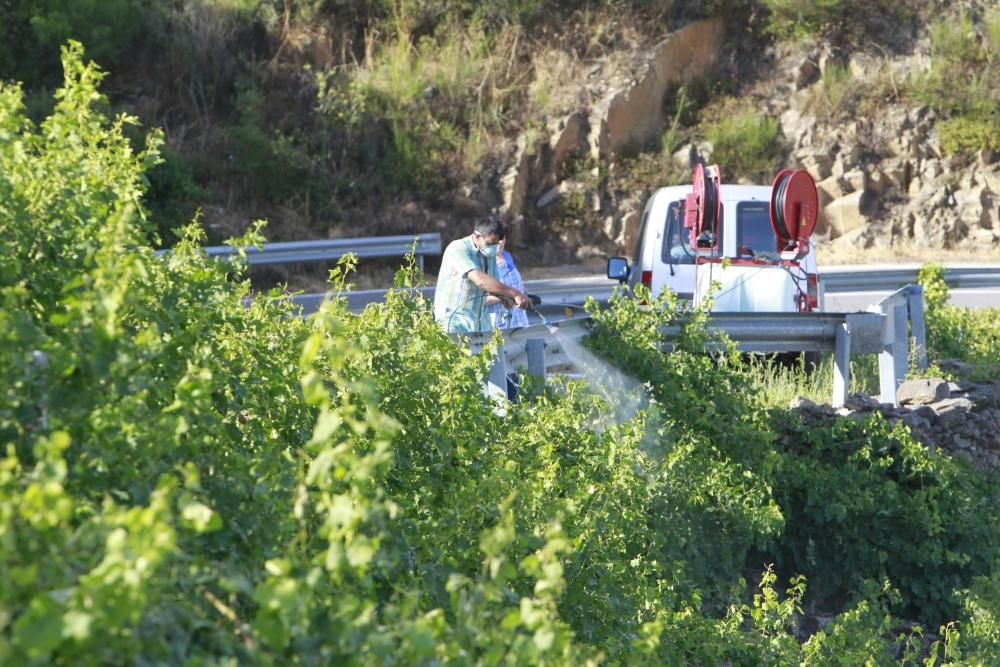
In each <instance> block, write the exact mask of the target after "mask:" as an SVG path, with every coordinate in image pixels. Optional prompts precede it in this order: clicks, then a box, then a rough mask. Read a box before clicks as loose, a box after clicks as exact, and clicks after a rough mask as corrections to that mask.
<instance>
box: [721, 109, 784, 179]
mask: <svg viewBox="0 0 1000 667" xmlns="http://www.w3.org/2000/svg"><path fill="white" fill-rule="evenodd" d="M735 105H736V102H735V101H734V100H730V101H728V102H724V103H723V104H722V105H721V111H720V112H719V113H718V114H716V115H714V116H706V115H703V120H702V123H701V131H702V132H703V133H704V135H705V139H706V140H707V141H708V142H709V143H710V144H711V145H712V162H715V163H717V164H719V165H720V167H721V168H722V169H723V174H722V176H723V179H724V180H727V181H729V180H737V179H746V180H748V181H750V182H754V183H764V182H768V181H770V180H771V179H772V178H773V177H774V173H775V170H776V168H777V165H778V163H779V162H780V160H781V157H782V155H783V154H784V151H785V147H784V146H783V145H782V142H781V136H780V130H779V127H778V121H776V120H775V119H773V118H770V117H768V116H763V115H761V114H759V113H757V112H755V111H752V110H749V109H744V110H740V109H736V108H735Z"/></svg>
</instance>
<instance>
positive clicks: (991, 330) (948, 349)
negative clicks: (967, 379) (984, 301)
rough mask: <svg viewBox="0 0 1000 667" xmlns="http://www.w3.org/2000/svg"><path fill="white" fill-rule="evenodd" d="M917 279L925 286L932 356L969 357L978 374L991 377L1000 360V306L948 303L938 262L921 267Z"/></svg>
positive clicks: (934, 357)
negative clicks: (962, 305) (968, 306)
mask: <svg viewBox="0 0 1000 667" xmlns="http://www.w3.org/2000/svg"><path fill="white" fill-rule="evenodd" d="M918 281H919V282H920V284H921V285H923V287H924V302H925V307H926V318H925V319H926V324H927V350H928V354H929V355H930V357H931V358H932V359H939V360H940V359H959V360H962V361H966V362H968V363H970V364H972V365H973V373H974V374H975V375H976V376H978V375H980V374H983V375H984V379H992V375H993V374H994V373H995V371H996V367H997V363H998V360H1000V309H997V308H983V309H978V310H972V309H970V308H959V307H956V306H951V305H948V285H947V283H946V282H945V279H944V269H943V268H942V267H941V266H939V265H937V264H933V263H929V264H925V265H924V266H923V267H921V269H920V273H919V276H918Z"/></svg>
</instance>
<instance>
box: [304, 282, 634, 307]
mask: <svg viewBox="0 0 1000 667" xmlns="http://www.w3.org/2000/svg"><path fill="white" fill-rule="evenodd" d="M617 285H618V283H617V282H612V281H610V280H608V279H607V278H606V277H604V276H602V277H601V283H600V284H598V283H597V281H595V280H594V278H592V277H586V278H554V279H545V280H528V281H525V283H524V289H525V291H526V292H528V293H529V294H537V295H538V296H540V297H541V298H542V303H543V304H546V305H553V306H570V305H572V306H579V305H582V304H583V302H584V301H585V300H586V298H587V296H593V297H594V298H595V299H597V300H598V301H607V300H608V299H609V298H610V297H611V292H612V290H613V289H614V288H615V287H616V286H617ZM385 292H386V290H358V291H352V292H345V293H344V295H343V296H345V297H346V298H347V302H348V307H349V308H350V309H351V311H353V312H356V313H357V312H361V311H362V310H364V307H365V306H367V305H368V304H369V303H378V302H380V301H384V300H385ZM420 293H421V295H423V297H424V298H426V299H433V298H434V288H433V287H421V288H420ZM325 296H326V295H325V294H298V295H296V296H293V297H292V301H293V302H294V303H296V304H297V305H299V306H301V307H302V313H303V314H304V315H309V314H310V313H314V312H316V309H317V308H319V304H320V303H322V302H323V298H324V297H325Z"/></svg>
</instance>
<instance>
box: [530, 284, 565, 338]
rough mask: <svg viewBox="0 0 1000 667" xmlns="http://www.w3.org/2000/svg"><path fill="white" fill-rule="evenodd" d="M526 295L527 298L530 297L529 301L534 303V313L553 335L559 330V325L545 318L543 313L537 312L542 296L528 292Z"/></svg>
mask: <svg viewBox="0 0 1000 667" xmlns="http://www.w3.org/2000/svg"><path fill="white" fill-rule="evenodd" d="M527 297H528V298H529V299H531V303H532V304H534V306H535V314H537V315H538V317H539V318H540V319H541V320H542V324H544V325H545V328H546V329H548V330H549V333H550V334H552V335H553V336H555V335H556V333H558V332H559V325H558V324H554V323H552V322H550V321H549V320H547V319H546V318H545V316H544V315H542V314H541V313H540V312H538V306H540V305H541V304H542V298H541V297H540V296H538V295H537V294H528V295H527Z"/></svg>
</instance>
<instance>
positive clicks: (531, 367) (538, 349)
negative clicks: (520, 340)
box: [524, 338, 545, 382]
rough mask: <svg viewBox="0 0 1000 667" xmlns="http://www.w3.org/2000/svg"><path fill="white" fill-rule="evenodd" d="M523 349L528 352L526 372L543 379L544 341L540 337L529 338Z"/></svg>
mask: <svg viewBox="0 0 1000 667" xmlns="http://www.w3.org/2000/svg"><path fill="white" fill-rule="evenodd" d="M524 349H525V351H526V352H527V354H528V372H529V373H531V374H532V375H535V376H537V377H539V378H541V380H542V382H544V381H545V341H544V340H542V339H541V338H529V339H528V340H527V341H526V342H525V344H524Z"/></svg>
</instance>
